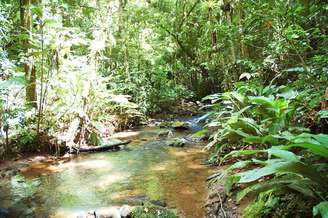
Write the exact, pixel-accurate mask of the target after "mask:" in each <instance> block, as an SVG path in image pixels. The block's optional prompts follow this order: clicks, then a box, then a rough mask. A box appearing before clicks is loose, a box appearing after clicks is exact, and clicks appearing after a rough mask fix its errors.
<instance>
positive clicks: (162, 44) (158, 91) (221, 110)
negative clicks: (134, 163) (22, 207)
mask: <svg viewBox="0 0 328 218" xmlns="http://www.w3.org/2000/svg"><path fill="white" fill-rule="evenodd" d="M191 107H193V108H194V107H196V108H197V110H196V111H197V113H199V114H200V115H201V116H200V117H199V119H198V122H199V123H202V129H201V130H200V131H198V132H197V133H195V134H194V136H195V135H196V136H198V137H200V136H202V138H206V143H204V144H203V149H204V150H206V151H208V158H207V160H206V164H207V165H209V166H210V168H212V169H213V170H214V173H212V175H211V176H209V180H210V181H209V182H210V183H211V184H213V183H214V184H223V185H224V192H225V195H226V196H228V197H229V198H231V199H233V201H235V202H236V205H238V204H239V203H240V202H243V201H245V199H246V201H247V205H246V206H245V208H244V209H243V210H242V212H241V214H240V216H243V217H312V216H313V217H323V218H327V217H328V3H327V1H325V0H1V1H0V159H1V160H2V161H5V160H8V159H12V158H16V157H17V155H18V156H21V157H22V156H24V155H26V154H44V153H47V154H51V155H55V156H57V157H59V156H62V155H64V154H65V153H67V152H72V151H73V150H74V151H76V150H77V151H78V150H79V148H82V147H83V146H86V145H87V146H88V147H89V148H90V147H91V146H97V147H99V146H102V145H103V144H104V141H106V140H105V139H108V138H111V136H112V135H113V134H114V133H115V132H118V131H123V130H126V129H129V128H133V127H136V126H140V125H147V124H149V120H150V118H153V117H156V116H160V117H162V118H163V116H164V118H165V116H170V115H172V114H173V113H176V111H178V112H180V116H182V115H181V114H182V112H183V111H190V110H191ZM177 108H178V109H177ZM163 125H164V124H163ZM172 125H173V124H172ZM175 125H178V127H181V126H183V125H184V124H183V123H182V124H181V123H180V124H179V123H178V124H176V123H175ZM168 137H170V132H168ZM123 143H124V142H123ZM126 143H128V142H126ZM105 144H106V143H105ZM186 155H188V154H186ZM176 167H179V166H176ZM216 171H217V172H216ZM213 174H214V175H213ZM190 179H193V178H190ZM0 195H1V193H0ZM247 199H248V200H247ZM0 202H1V201H0ZM1 207H3V205H1V204H0V209H1ZM221 209H222V211H221V213H220V214H221V215H217V216H215V217H229V215H227V214H226V213H225V212H224V210H223V208H222V204H221ZM140 210H141V212H142V211H143V209H140ZM217 210H220V208H219V209H217ZM147 211H148V210H147ZM147 211H146V212H147ZM215 213H217V211H216V212H215ZM168 214H171V212H168ZM217 214H218V213H217ZM158 216H159V215H158ZM167 216H168V217H171V216H173V215H167ZM167 216H166V215H163V216H162V217H167ZM0 217H1V211H0ZM135 217H148V216H145V215H137V216H135ZM149 217H152V216H149ZM154 217H156V216H155V215H154ZM208 217H210V216H208Z"/></svg>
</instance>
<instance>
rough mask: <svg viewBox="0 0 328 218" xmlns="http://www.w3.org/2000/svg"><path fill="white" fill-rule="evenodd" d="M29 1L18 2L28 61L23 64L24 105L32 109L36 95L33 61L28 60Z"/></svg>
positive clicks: (29, 36) (30, 25)
mask: <svg viewBox="0 0 328 218" xmlns="http://www.w3.org/2000/svg"><path fill="white" fill-rule="evenodd" d="M30 4H31V2H30V0H20V19H21V29H22V33H23V35H24V39H23V40H22V48H23V53H24V54H25V55H26V58H27V59H28V60H25V63H24V72H25V80H26V98H25V100H26V104H27V105H30V106H32V107H35V108H36V107H37V95H36V69H35V65H34V63H33V61H31V60H30V58H31V57H30V56H31V49H30V47H31V46H30V45H31V37H32V36H31V30H32V24H31V23H32V22H31V21H32V20H31V19H32V17H31V11H30Z"/></svg>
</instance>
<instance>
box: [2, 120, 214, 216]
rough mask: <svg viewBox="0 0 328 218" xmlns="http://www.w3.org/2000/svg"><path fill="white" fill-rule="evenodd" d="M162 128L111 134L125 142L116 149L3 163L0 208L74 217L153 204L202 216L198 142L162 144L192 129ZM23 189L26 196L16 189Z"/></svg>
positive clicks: (203, 170)
mask: <svg viewBox="0 0 328 218" xmlns="http://www.w3.org/2000/svg"><path fill="white" fill-rule="evenodd" d="M191 122H193V121H191ZM163 130H165V129H163V128H160V127H158V126H146V127H141V128H136V129H131V130H129V131H125V132H120V133H116V134H114V135H113V137H115V138H118V139H121V140H127V139H128V140H131V143H130V144H129V145H127V146H126V147H125V148H123V149H122V150H120V151H118V152H103V153H90V154H83V155H82V154H80V155H78V156H66V157H61V158H55V157H52V156H47V155H45V156H31V157H23V158H22V159H19V160H12V161H9V162H7V163H5V164H3V165H2V167H1V169H3V170H5V171H6V172H8V173H6V175H4V176H3V178H4V180H5V181H7V182H5V184H2V185H1V186H2V188H3V189H4V190H6V191H5V192H6V193H7V197H9V199H2V200H1V203H0V205H1V206H0V207H1V208H5V209H7V210H8V211H9V212H10V213H13V212H15V213H17V212H21V213H22V212H23V211H22V210H24V211H30V212H31V211H32V212H31V214H32V217H33V215H47V213H50V214H52V216H55V217H56V216H57V217H64V216H63V213H65V214H66V215H65V217H76V216H75V215H76V213H77V212H82V211H84V212H85V211H89V210H95V209H97V208H101V207H103V206H115V205H116V206H119V205H124V204H128V205H132V206H133V205H142V204H143V203H145V202H153V203H157V204H158V203H160V204H161V205H162V206H166V207H167V208H175V209H177V210H178V211H180V213H181V214H183V216H184V217H204V216H205V208H204V207H203V206H204V202H205V200H206V197H207V183H206V178H207V177H208V176H209V175H210V174H211V172H210V171H211V168H210V167H207V166H205V165H204V164H203V163H204V161H205V160H206V159H207V157H208V153H206V152H204V151H203V150H202V149H203V146H204V144H203V143H196V144H195V143H190V142H186V144H185V145H184V147H172V146H168V144H167V143H166V142H167V141H168V140H169V139H170V138H184V137H187V136H188V135H189V134H191V133H192V132H193V131H192V130H183V131H182V130H174V129H172V134H173V135H170V137H168V136H164V137H163V135H161V133H162V132H163ZM6 166H10V168H7V167H6ZM4 180H3V181H4ZM13 183H14V184H15V185H13ZM27 186H30V187H28V188H27ZM26 189H29V190H30V191H29V193H28V195H25V194H26V193H25V194H22V193H17V190H23V191H24V190H26ZM2 191H3V190H2ZM5 192H3V193H5ZM17 202H19V203H17ZM17 206H19V208H17ZM70 213H71V215H72V216H70V215H68V214H70ZM48 215H49V214H48Z"/></svg>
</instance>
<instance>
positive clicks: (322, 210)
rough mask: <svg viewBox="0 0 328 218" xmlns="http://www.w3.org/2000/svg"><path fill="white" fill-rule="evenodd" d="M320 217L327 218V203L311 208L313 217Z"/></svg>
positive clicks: (323, 202)
mask: <svg viewBox="0 0 328 218" xmlns="http://www.w3.org/2000/svg"><path fill="white" fill-rule="evenodd" d="M319 214H320V215H321V217H322V218H328V201H322V202H320V203H319V204H317V205H316V206H315V207H313V216H317V215H319Z"/></svg>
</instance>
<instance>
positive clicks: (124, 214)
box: [120, 205, 133, 218]
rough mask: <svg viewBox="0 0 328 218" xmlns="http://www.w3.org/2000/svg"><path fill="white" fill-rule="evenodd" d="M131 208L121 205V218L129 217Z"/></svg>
mask: <svg viewBox="0 0 328 218" xmlns="http://www.w3.org/2000/svg"><path fill="white" fill-rule="evenodd" d="M132 210H133V207H131V206H129V205H123V206H122V207H121V208H120V214H121V217H122V218H127V217H130V216H131V213H132Z"/></svg>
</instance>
